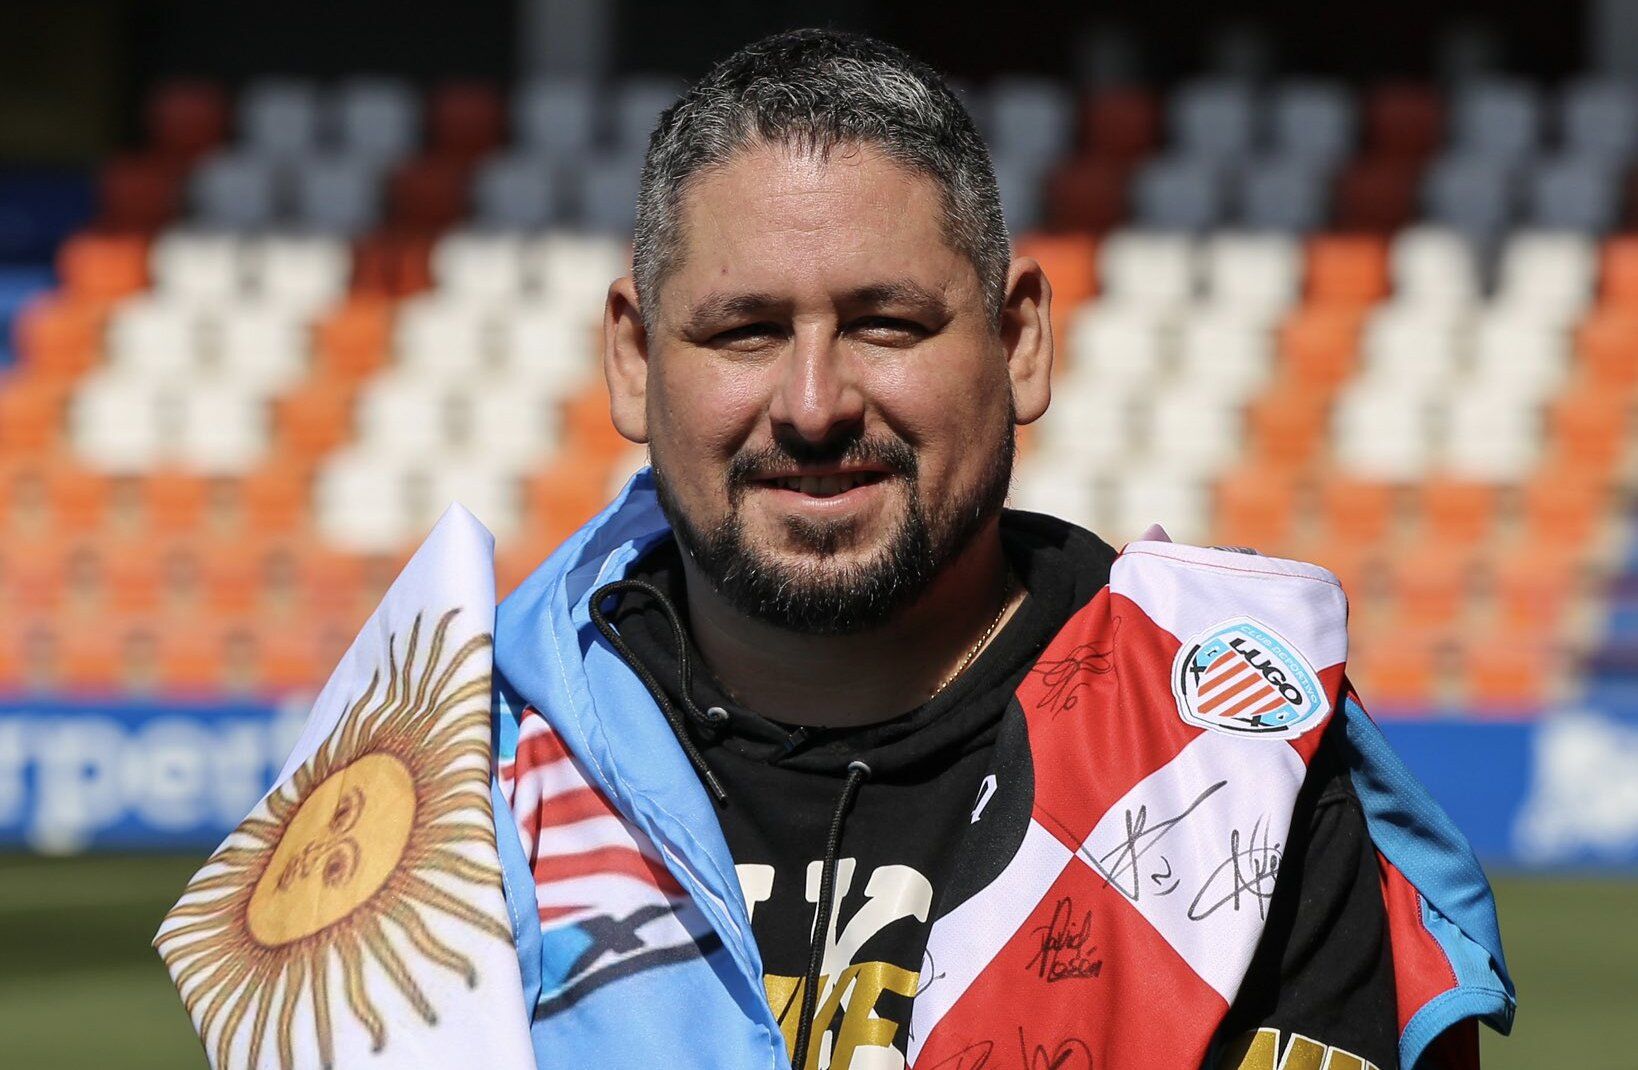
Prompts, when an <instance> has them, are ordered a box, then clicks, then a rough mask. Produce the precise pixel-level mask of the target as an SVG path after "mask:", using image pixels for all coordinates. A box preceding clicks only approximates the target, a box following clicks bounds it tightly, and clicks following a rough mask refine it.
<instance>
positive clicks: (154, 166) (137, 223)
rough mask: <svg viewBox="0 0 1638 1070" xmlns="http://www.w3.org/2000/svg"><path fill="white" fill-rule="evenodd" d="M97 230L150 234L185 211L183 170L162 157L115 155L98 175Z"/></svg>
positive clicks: (171, 160) (175, 163)
mask: <svg viewBox="0 0 1638 1070" xmlns="http://www.w3.org/2000/svg"><path fill="white" fill-rule="evenodd" d="M97 186H98V196H97V201H98V205H99V212H98V215H97V218H96V221H95V224H94V225H95V227H96V229H98V230H100V231H102V232H104V233H115V234H124V233H136V234H151V233H153V232H154V231H156V230H158V229H159V228H160V227H163V226H165V225H166V224H168V223H170V222H171V221H172V220H173V219H175V218H176V216H177V214H178V212H180V211H181V209H182V168H181V166H179V164H178V162H177V161H175V160H173V159H167V158H165V157H162V156H144V155H135V154H132V155H125V156H116V157H114V158H113V159H111V160H109V161H108V162H107V163H105V164H103V166H102V168H101V170H100V172H99V174H98V182H97Z"/></svg>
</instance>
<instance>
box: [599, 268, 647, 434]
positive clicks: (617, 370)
mask: <svg viewBox="0 0 1638 1070" xmlns="http://www.w3.org/2000/svg"><path fill="white" fill-rule="evenodd" d="M603 376H604V378H605V379H607V380H608V384H609V415H610V416H612V417H613V418H614V429H615V430H616V431H619V432H620V434H621V435H622V436H623V437H625V438H628V439H630V440H631V441H633V442H647V441H648V331H647V330H646V329H644V327H643V316H642V311H641V309H640V308H639V307H638V304H637V285H636V283H634V282H632V280H631V276H630V275H624V276H621V277H620V278H618V279H615V280H614V282H613V283H612V284H610V286H609V296H608V299H607V300H606V301H605V302H604V303H603Z"/></svg>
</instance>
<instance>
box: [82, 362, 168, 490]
mask: <svg viewBox="0 0 1638 1070" xmlns="http://www.w3.org/2000/svg"><path fill="white" fill-rule="evenodd" d="M163 401H164V391H163V388H161V387H158V386H156V385H155V384H154V383H152V382H151V381H149V380H148V379H146V378H133V377H132V376H131V375H129V374H119V373H112V372H98V373H94V374H92V375H90V376H87V377H86V379H85V381H84V382H83V383H82V384H81V385H80V386H79V387H78V389H77V390H76V391H75V394H74V398H73V400H72V402H71V403H70V407H69V421H68V435H69V441H70V442H71V443H72V444H73V447H74V451H75V453H76V454H77V455H78V456H79V457H80V458H81V459H82V460H83V461H84V462H85V463H86V464H87V465H89V466H90V467H92V468H94V469H96V470H98V471H101V472H106V473H110V474H124V473H138V472H144V471H147V470H148V469H150V468H153V467H156V466H157V465H158V464H159V463H161V462H162V461H163V460H164V459H165V458H167V457H168V456H169V455H170V435H169V433H168V430H167V427H166V422H165V414H164V412H163V411H162V405H163Z"/></svg>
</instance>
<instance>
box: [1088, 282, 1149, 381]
mask: <svg viewBox="0 0 1638 1070" xmlns="http://www.w3.org/2000/svg"><path fill="white" fill-rule="evenodd" d="M1171 341H1172V330H1171V328H1170V327H1169V326H1168V324H1167V322H1166V320H1165V318H1164V317H1163V316H1162V314H1161V313H1160V311H1158V310H1157V309H1155V308H1152V307H1149V306H1143V305H1136V304H1118V303H1111V302H1108V301H1097V302H1088V303H1087V304H1085V305H1083V306H1082V307H1081V308H1080V310H1079V311H1077V312H1076V313H1075V316H1074V318H1073V319H1072V320H1070V323H1069V365H1070V367H1071V368H1072V369H1074V370H1075V373H1076V374H1077V375H1081V374H1084V375H1086V376H1088V377H1089V378H1090V379H1091V380H1092V381H1095V382H1099V383H1108V382H1120V383H1150V382H1154V381H1155V380H1156V379H1158V378H1160V376H1162V375H1163V374H1164V373H1165V372H1166V370H1167V368H1168V367H1169V366H1170V363H1171Z"/></svg>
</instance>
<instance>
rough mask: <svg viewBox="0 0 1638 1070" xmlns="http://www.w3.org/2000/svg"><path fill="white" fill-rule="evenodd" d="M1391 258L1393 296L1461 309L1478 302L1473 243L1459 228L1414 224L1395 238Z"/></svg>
mask: <svg viewBox="0 0 1638 1070" xmlns="http://www.w3.org/2000/svg"><path fill="white" fill-rule="evenodd" d="M1389 257H1390V265H1391V266H1390V271H1391V274H1392V276H1393V289H1394V297H1395V300H1396V301H1398V302H1400V303H1402V304H1408V305H1416V306H1435V307H1440V308H1450V309H1454V310H1459V309H1461V308H1463V307H1464V306H1468V305H1472V304H1474V303H1476V302H1477V301H1478V298H1479V276H1478V264H1477V261H1476V259H1475V255H1474V250H1473V246H1472V243H1471V242H1469V241H1468V239H1467V238H1466V237H1465V236H1464V235H1462V234H1461V233H1460V232H1458V231H1455V230H1450V229H1447V228H1443V227H1430V226H1418V227H1411V228H1409V229H1407V230H1404V231H1402V232H1400V233H1399V234H1398V235H1396V236H1395V237H1394V239H1393V245H1392V251H1391V252H1390V254H1389Z"/></svg>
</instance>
